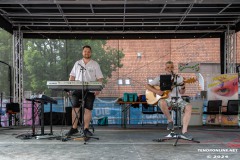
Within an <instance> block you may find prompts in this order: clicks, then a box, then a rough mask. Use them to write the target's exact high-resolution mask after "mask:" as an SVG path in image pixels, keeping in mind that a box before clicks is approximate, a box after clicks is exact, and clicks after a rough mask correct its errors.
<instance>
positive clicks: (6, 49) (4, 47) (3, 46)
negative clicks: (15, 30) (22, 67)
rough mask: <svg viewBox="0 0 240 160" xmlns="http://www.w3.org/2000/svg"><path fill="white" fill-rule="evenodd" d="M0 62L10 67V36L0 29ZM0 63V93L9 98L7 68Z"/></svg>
mask: <svg viewBox="0 0 240 160" xmlns="http://www.w3.org/2000/svg"><path fill="white" fill-rule="evenodd" d="M0 61H2V62H4V63H7V64H8V65H10V66H12V35H11V34H9V33H8V32H6V31H4V30H3V29H1V28H0ZM4 63H0V69H1V72H0V82H1V83H0V92H2V93H4V95H5V96H6V97H9V96H10V89H9V88H10V86H9V80H10V79H9V67H8V65H6V64H4Z"/></svg>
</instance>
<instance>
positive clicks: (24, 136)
mask: <svg viewBox="0 0 240 160" xmlns="http://www.w3.org/2000/svg"><path fill="white" fill-rule="evenodd" d="M69 128H70V126H53V136H51V137H52V139H43V137H40V138H41V139H36V137H32V136H29V135H31V134H32V129H31V127H26V126H13V127H1V128H0V157H1V158H0V159H1V160H10V159H11V160H12V159H14V160H15V159H19V160H55V159H56V160H59V159H60V160H62V159H66V160H75V159H76V160H82V159H86V160H89V159H96V160H108V159H115V160H125V159H131V160H155V159H156V160H169V159H171V160H185V159H186V160H192V159H195V160H201V159H202V160H206V159H231V160H239V157H240V129H239V128H238V127H217V126H201V127H190V128H189V133H191V135H193V137H194V139H195V140H198V141H200V143H195V142H191V141H187V140H179V141H178V143H177V145H176V146H173V144H174V142H175V141H176V140H175V139H174V140H169V141H164V142H156V141H153V140H154V139H159V138H164V137H165V136H166V135H168V134H169V133H170V132H169V131H166V129H165V128H166V126H164V125H158V126H156V125H143V126H142V125H132V126H130V125H128V126H127V128H126V129H123V128H121V127H120V125H109V126H94V129H95V132H94V136H95V137H98V138H99V140H96V139H90V140H88V141H87V142H86V144H84V142H85V141H84V140H83V139H82V138H78V139H77V140H72V139H69V140H68V139H64V137H61V135H62V134H65V133H66V132H67V131H68V130H69ZM35 131H36V134H41V128H40V127H37V128H36V130H35ZM91 131H92V130H91ZM175 132H176V133H178V132H180V130H177V129H176V131H175ZM44 133H45V134H49V133H50V129H49V126H45V127H44ZM79 135H80V134H79ZM16 137H18V138H16ZM45 137H46V138H47V136H45ZM45 137H44V138H45ZM55 137H58V138H57V139H56V138H55ZM79 137H80V136H79ZM61 139H63V140H67V141H62V140H61Z"/></svg>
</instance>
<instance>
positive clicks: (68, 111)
mask: <svg viewBox="0 0 240 160" xmlns="http://www.w3.org/2000/svg"><path fill="white" fill-rule="evenodd" d="M65 111H66V114H65V119H66V125H72V107H66V108H65Z"/></svg>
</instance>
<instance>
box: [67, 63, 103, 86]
mask: <svg viewBox="0 0 240 160" xmlns="http://www.w3.org/2000/svg"><path fill="white" fill-rule="evenodd" d="M81 66H83V67H84V68H85V69H86V70H85V69H83V70H82V69H81V68H82V67H81ZM82 72H83V78H82ZM70 76H73V77H75V80H76V81H84V82H91V81H97V79H100V78H103V74H102V71H101V69H100V66H99V64H98V63H97V62H96V61H94V60H90V61H89V62H88V63H87V64H86V65H85V63H84V61H83V59H81V60H79V61H77V62H76V63H75V64H74V66H73V69H72V71H71V72H70Z"/></svg>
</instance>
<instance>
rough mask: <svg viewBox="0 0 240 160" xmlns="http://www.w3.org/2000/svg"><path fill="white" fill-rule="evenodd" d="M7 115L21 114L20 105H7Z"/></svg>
mask: <svg viewBox="0 0 240 160" xmlns="http://www.w3.org/2000/svg"><path fill="white" fill-rule="evenodd" d="M6 110H7V113H10V114H14V113H19V112H20V107H19V103H7V104H6Z"/></svg>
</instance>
